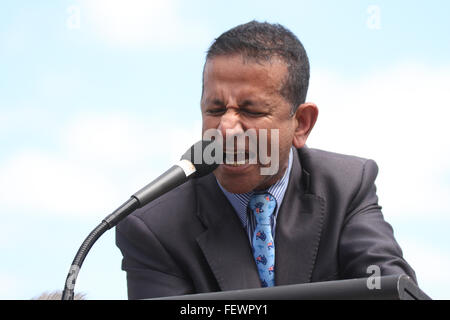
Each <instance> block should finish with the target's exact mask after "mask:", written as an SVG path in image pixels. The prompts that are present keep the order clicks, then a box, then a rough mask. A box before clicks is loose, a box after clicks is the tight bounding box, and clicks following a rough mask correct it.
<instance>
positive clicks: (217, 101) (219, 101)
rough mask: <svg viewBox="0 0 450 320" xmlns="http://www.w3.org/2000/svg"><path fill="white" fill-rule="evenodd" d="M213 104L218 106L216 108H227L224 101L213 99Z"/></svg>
mask: <svg viewBox="0 0 450 320" xmlns="http://www.w3.org/2000/svg"><path fill="white" fill-rule="evenodd" d="M211 103H212V104H213V105H216V106H219V107H225V102H223V101H222V100H220V99H217V98H215V99H213V100H212V101H211Z"/></svg>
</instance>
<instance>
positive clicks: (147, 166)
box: [0, 114, 201, 217]
mask: <svg viewBox="0 0 450 320" xmlns="http://www.w3.org/2000/svg"><path fill="white" fill-rule="evenodd" d="M200 133H201V131H200V128H199V126H198V125H194V126H192V127H190V126H186V127H183V126H179V125H176V124H173V125H172V126H167V125H164V124H162V123H158V122H157V121H152V122H149V121H148V120H146V119H136V118H133V117H131V116H129V115H126V114H83V115H80V116H79V117H77V118H74V119H73V121H72V122H70V123H69V124H68V125H67V126H66V127H65V128H64V129H62V132H61V133H60V135H61V139H60V145H59V146H58V147H57V149H56V150H52V151H47V150H37V149H26V150H21V151H20V152H16V153H15V154H12V155H11V156H10V157H9V158H8V159H6V160H5V161H3V163H1V165H0V205H1V206H2V208H3V210H4V211H5V210H8V211H14V212H21V213H25V214H27V213H28V214H33V215H42V214H44V215H50V216H51V215H60V216H72V217H76V216H77V217H83V216H90V215H92V213H97V214H99V215H100V217H103V216H106V215H107V214H108V213H110V212H109V211H111V210H114V209H116V207H118V206H119V205H120V204H122V202H124V201H125V200H126V199H127V198H128V197H129V196H130V195H131V194H132V193H134V192H135V191H137V190H139V189H140V188H141V187H143V186H144V185H145V184H147V183H149V182H150V181H151V180H152V179H154V178H156V177H157V176H158V175H159V174H161V173H162V172H164V171H165V170H166V169H168V168H169V167H170V166H171V165H172V164H173V162H174V161H176V160H178V159H179V158H180V156H181V155H182V154H183V153H184V152H185V151H186V149H187V148H188V147H189V146H190V145H191V144H192V143H193V142H195V141H196V140H198V138H200ZM196 137H198V138H197V139H196Z"/></svg>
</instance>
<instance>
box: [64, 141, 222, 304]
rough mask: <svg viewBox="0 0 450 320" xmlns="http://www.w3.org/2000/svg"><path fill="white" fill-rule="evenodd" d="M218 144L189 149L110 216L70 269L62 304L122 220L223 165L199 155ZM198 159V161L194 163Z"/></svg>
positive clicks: (83, 246) (212, 143)
mask: <svg viewBox="0 0 450 320" xmlns="http://www.w3.org/2000/svg"><path fill="white" fill-rule="evenodd" d="M218 143H219V142H218V141H217V140H212V141H206V140H200V141H198V142H197V143H195V144H194V145H193V146H192V147H191V148H189V149H188V150H187V151H186V152H185V154H184V155H183V156H182V157H181V160H180V161H179V162H178V163H177V164H175V165H173V166H172V167H171V168H170V169H169V170H167V171H166V172H164V173H163V174H162V175H160V176H159V177H158V178H156V179H155V180H153V181H152V182H150V183H149V184H147V185H146V186H145V187H143V188H142V189H140V190H139V191H137V192H136V193H134V194H133V195H132V196H131V197H130V199H128V200H127V201H126V202H125V203H124V204H122V205H121V206H120V207H119V208H118V209H116V210H115V211H114V212H113V213H111V214H110V215H108V216H107V217H106V218H104V219H103V220H102V222H101V223H100V224H99V225H98V226H97V227H96V228H95V229H94V230H93V231H92V232H91V233H90V234H89V235H88V236H87V238H86V239H85V240H84V242H83V244H82V245H81V247H80V248H79V249H78V252H77V254H76V255H75V258H74V260H73V262H72V265H71V267H70V269H69V273H68V275H67V278H66V283H65V285H64V291H63V294H62V298H61V300H73V297H74V287H75V281H76V278H77V276H78V272H79V271H80V268H81V265H82V264H83V261H84V259H85V258H86V255H87V254H88V252H89V250H90V249H91V247H92V246H93V244H94V243H95V241H97V240H98V238H100V236H101V235H102V234H103V233H105V232H106V231H107V230H109V229H111V228H112V227H114V226H116V225H117V224H118V223H119V222H120V221H121V220H122V219H124V218H125V217H126V216H128V215H129V214H131V213H132V212H134V211H135V210H136V209H139V208H141V207H143V206H145V205H146V204H148V203H149V202H151V201H153V200H155V199H156V198H158V197H160V196H162V195H163V194H165V193H167V192H169V191H170V190H172V189H174V188H176V187H178V186H179V185H181V184H183V183H185V182H186V181H188V180H189V179H192V178H193V179H196V178H200V177H203V176H205V175H207V174H209V173H211V172H213V171H214V170H215V169H216V168H217V166H218V165H219V164H218V163H217V162H211V161H210V162H211V163H208V162H206V161H204V159H203V157H202V156H199V154H198V153H199V152H201V155H203V153H204V151H205V149H206V148H211V146H212V147H221V146H220V145H219V144H218ZM194 159H195V161H194Z"/></svg>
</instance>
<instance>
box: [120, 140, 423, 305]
mask: <svg viewBox="0 0 450 320" xmlns="http://www.w3.org/2000/svg"><path fill="white" fill-rule="evenodd" d="M297 151H298V152H294V161H293V166H292V171H291V176H290V179H289V185H288V187H287V190H286V194H285V197H284V200H283V203H282V205H281V207H280V211H279V214H278V218H277V219H278V220H277V225H276V228H277V229H276V238H275V248H276V250H275V254H276V256H275V283H276V285H287V284H297V283H305V282H316V281H327V280H336V279H349V278H361V277H368V276H369V275H370V274H368V273H367V267H368V266H370V265H377V266H379V267H380V268H381V275H391V274H407V275H409V276H410V277H412V278H413V279H414V281H415V274H414V271H413V270H412V268H411V267H410V266H409V265H408V263H407V262H406V261H405V260H404V259H403V257H402V251H401V249H400V247H399V245H398V244H397V242H396V241H395V239H394V235H393V231H392V228H391V226H390V225H389V224H388V223H387V222H386V221H385V220H384V219H383V215H382V213H381V207H380V206H379V205H378V198H377V196H376V189H375V184H374V181H375V178H376V175H377V172H378V168H377V165H376V163H375V162H374V161H372V160H366V159H362V158H357V157H353V156H346V155H340V154H336V153H330V152H325V151H321V150H316V149H310V148H307V147H304V148H302V149H299V150H297ZM116 230H117V233H116V241H117V245H118V247H119V248H120V249H121V251H122V254H123V257H124V258H123V262H122V268H123V270H125V271H126V272H127V283H128V297H129V298H130V299H140V298H150V297H158V296H169V295H182V294H190V293H200V292H211V291H221V290H222V291H225V290H234V289H246V288H257V287H260V286H261V284H260V280H259V275H258V271H257V268H256V264H255V262H254V259H253V256H252V249H251V245H250V243H249V240H248V237H247V235H246V232H245V230H244V229H243V227H242V224H241V222H240V221H239V218H238V217H237V215H236V213H235V212H234V209H233V208H232V206H231V204H230V203H229V202H228V200H227V199H226V197H225V195H224V194H223V192H222V191H221V190H220V188H219V186H218V185H217V182H216V179H215V177H214V175H213V174H209V175H207V176H205V177H203V178H200V179H197V180H190V181H188V182H187V183H185V184H183V185H181V186H180V187H178V188H176V189H174V190H172V191H171V192H169V193H167V194H165V195H164V196H162V197H160V198H158V199H157V200H155V201H153V202H151V203H150V204H148V205H147V206H145V207H143V208H141V209H139V210H137V211H136V212H134V213H133V214H132V215H130V216H128V217H127V218H126V219H125V220H124V221H122V222H121V223H120V224H119V225H118V227H117V228H116Z"/></svg>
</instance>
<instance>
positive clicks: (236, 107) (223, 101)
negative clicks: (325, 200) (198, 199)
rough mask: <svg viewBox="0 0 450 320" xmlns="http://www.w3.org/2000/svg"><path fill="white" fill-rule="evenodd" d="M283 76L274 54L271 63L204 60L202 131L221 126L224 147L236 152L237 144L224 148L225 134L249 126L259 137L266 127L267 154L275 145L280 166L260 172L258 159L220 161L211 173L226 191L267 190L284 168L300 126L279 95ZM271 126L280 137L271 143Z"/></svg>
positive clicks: (284, 68)
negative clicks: (267, 172)
mask: <svg viewBox="0 0 450 320" xmlns="http://www.w3.org/2000/svg"><path fill="white" fill-rule="evenodd" d="M286 75H287V66H286V64H285V63H284V62H282V61H281V60H279V59H275V58H273V59H272V60H271V61H269V62H255V61H252V60H250V61H244V59H243V58H242V56H241V55H231V56H218V57H214V58H212V59H209V60H208V61H207V62H206V65H205V70H204V75H203V79H204V83H203V96H202V101H201V109H202V119H203V129H202V130H203V133H204V132H205V131H206V130H208V129H218V130H220V132H221V133H222V136H223V137H224V152H237V151H238V150H236V146H235V147H234V150H230V148H227V145H226V144H225V138H226V137H227V136H230V135H239V134H243V133H244V132H245V131H247V130H249V129H254V130H255V131H256V133H257V135H258V136H259V134H260V131H259V130H260V129H266V130H267V135H268V139H267V143H268V146H267V150H268V152H269V156H270V154H271V153H272V154H273V149H272V148H278V152H279V165H278V171H277V172H276V173H275V174H273V175H262V174H261V168H262V167H263V165H262V164H261V163H260V162H259V161H258V163H256V164H249V163H245V164H241V165H236V164H235V165H232V164H227V163H225V164H221V165H219V167H218V168H217V169H216V170H215V171H214V174H215V176H216V178H217V179H218V181H219V182H220V184H221V185H222V186H223V187H224V188H225V189H226V190H228V191H229V192H232V193H245V192H249V191H251V190H255V189H256V190H258V189H259V190H262V189H266V188H268V187H269V186H271V185H272V184H274V183H275V182H277V180H278V179H280V177H281V176H282V175H283V174H284V172H285V169H286V167H287V165H288V160H289V150H290V148H291V146H292V142H293V138H294V132H295V129H296V127H297V126H298V122H297V120H296V118H295V117H293V116H291V105H290V104H289V103H288V102H287V101H286V100H285V99H284V98H283V97H282V96H281V94H280V89H281V87H282V84H283V81H284V80H285V78H286ZM271 129H278V130H279V131H278V132H279V141H277V143H276V144H277V145H275V146H274V145H270V144H271V138H270V137H271ZM258 148H260V146H258ZM226 149H228V150H226ZM271 150H272V151H271ZM246 151H248V145H247V146H246ZM247 156H248V154H247ZM272 160H273V159H272ZM276 160H278V159H276ZM247 162H248V161H247ZM271 165H273V164H271ZM265 166H266V167H267V166H268V165H267V164H266V165H265Z"/></svg>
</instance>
